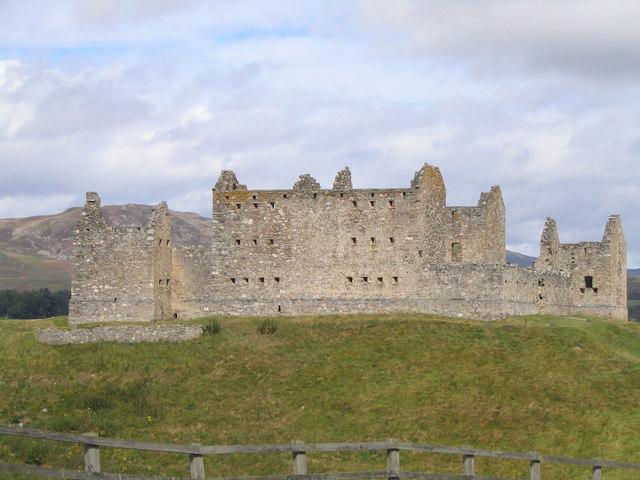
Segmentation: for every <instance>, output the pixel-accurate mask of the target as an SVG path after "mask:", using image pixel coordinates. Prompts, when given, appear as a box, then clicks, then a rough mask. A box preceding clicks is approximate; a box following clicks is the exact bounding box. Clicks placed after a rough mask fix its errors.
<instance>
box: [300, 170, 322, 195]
mask: <svg viewBox="0 0 640 480" xmlns="http://www.w3.org/2000/svg"><path fill="white" fill-rule="evenodd" d="M320 188H321V187H320V184H319V183H318V181H317V180H316V179H315V178H313V177H312V176H311V175H309V174H308V173H305V174H304V175H300V177H299V178H298V180H297V181H296V183H294V184H293V189H294V190H302V191H311V190H320Z"/></svg>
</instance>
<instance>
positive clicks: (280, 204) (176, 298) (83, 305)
mask: <svg viewBox="0 0 640 480" xmlns="http://www.w3.org/2000/svg"><path fill="white" fill-rule="evenodd" d="M212 207H213V218H212V223H211V228H212V243H211V245H210V247H206V248H205V247H202V248H186V247H183V246H180V245H171V244H170V241H169V239H170V233H171V230H170V229H171V218H170V215H169V212H168V210H167V207H166V204H164V203H163V204H160V205H158V206H157V207H156V209H155V210H154V215H153V218H152V219H151V221H150V223H149V225H147V226H146V227H144V228H143V227H141V228H137V229H126V230H119V229H114V228H113V227H108V226H105V225H104V221H103V220H102V216H101V214H100V208H99V199H98V198H97V195H96V194H88V197H87V204H86V206H85V210H84V213H83V217H82V221H81V222H80V224H79V225H78V229H77V231H76V243H75V246H76V253H75V263H74V280H73V292H72V307H71V314H70V315H71V318H72V321H74V322H86V321H109V320H131V319H145V320H152V319H170V318H177V319H181V318H189V317H197V316H203V315H209V314H230V315H278V314H282V315H294V314H318V313H378V312H380V313H384V312H409V311H416V312H428V313H436V314H446V315H455V316H464V317H476V318H495V317H501V316H506V315H520V314H537V313H549V314H567V315H569V314H588V315H602V316H611V317H615V318H626V277H625V273H626V244H625V240H624V233H623V231H622V225H621V222H620V219H619V218H618V217H615V216H614V217H611V219H610V220H609V223H608V224H607V227H606V229H605V235H604V237H603V240H602V242H597V243H584V244H561V243H560V242H559V240H558V234H557V229H556V227H555V222H553V221H552V220H548V221H547V225H546V227H545V230H544V232H543V235H542V239H541V255H540V258H539V259H538V260H537V261H536V264H535V266H534V267H532V268H528V269H524V268H520V267H517V266H511V265H506V262H505V206H504V201H503V198H502V192H501V190H500V188H499V187H497V186H494V187H492V188H491V190H490V191H488V192H485V193H482V194H481V195H480V198H479V200H478V203H477V204H476V205H475V206H447V205H446V189H445V184H444V181H443V179H442V175H441V174H440V171H439V169H438V168H436V167H433V166H430V165H425V166H424V167H423V168H422V169H420V170H419V171H418V172H416V174H415V176H414V178H413V180H412V181H411V185H410V187H408V188H393V189H354V188H352V184H351V173H350V172H349V170H348V169H344V170H342V171H340V172H338V175H337V176H336V179H335V182H334V185H333V188H332V189H323V188H321V186H320V185H319V184H318V182H317V181H316V180H315V179H313V177H311V176H310V175H302V176H301V177H300V178H299V179H298V181H297V182H296V183H295V185H294V186H293V188H292V189H290V190H248V189H247V187H246V186H245V185H242V184H240V183H239V182H238V180H237V178H236V175H235V174H234V173H233V172H231V171H223V172H222V174H221V176H220V178H219V180H218V182H217V184H216V185H215V187H214V189H213V204H212Z"/></svg>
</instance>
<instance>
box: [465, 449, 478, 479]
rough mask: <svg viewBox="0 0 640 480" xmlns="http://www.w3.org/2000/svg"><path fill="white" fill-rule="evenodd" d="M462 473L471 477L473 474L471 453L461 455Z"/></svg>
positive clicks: (473, 460)
mask: <svg viewBox="0 0 640 480" xmlns="http://www.w3.org/2000/svg"><path fill="white" fill-rule="evenodd" d="M462 474H463V475H464V476H465V477H473V476H474V475H475V457H474V455H473V453H465V454H463V455H462Z"/></svg>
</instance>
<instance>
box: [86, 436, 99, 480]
mask: <svg viewBox="0 0 640 480" xmlns="http://www.w3.org/2000/svg"><path fill="white" fill-rule="evenodd" d="M86 435H87V436H90V437H95V436H96V435H95V434H94V433H87V434H86ZM83 446H84V471H85V472H89V473H100V447H99V446H98V445H94V444H92V443H85V444H84V445H83Z"/></svg>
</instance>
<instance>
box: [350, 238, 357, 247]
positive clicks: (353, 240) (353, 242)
mask: <svg viewBox="0 0 640 480" xmlns="http://www.w3.org/2000/svg"><path fill="white" fill-rule="evenodd" d="M351 243H352V244H354V245H355V244H356V243H358V239H357V238H356V237H351Z"/></svg>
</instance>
